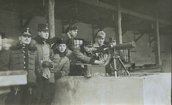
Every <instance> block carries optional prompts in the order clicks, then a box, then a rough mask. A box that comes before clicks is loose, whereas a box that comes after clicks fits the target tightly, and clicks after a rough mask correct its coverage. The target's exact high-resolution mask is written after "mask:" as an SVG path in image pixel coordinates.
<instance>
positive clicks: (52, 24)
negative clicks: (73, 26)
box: [48, 0, 55, 38]
mask: <svg viewBox="0 0 172 105" xmlns="http://www.w3.org/2000/svg"><path fill="white" fill-rule="evenodd" d="M54 7H55V0H49V2H48V22H49V29H50V38H53V37H55V15H54V11H55V10H54Z"/></svg>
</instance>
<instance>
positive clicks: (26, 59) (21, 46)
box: [6, 28, 38, 105]
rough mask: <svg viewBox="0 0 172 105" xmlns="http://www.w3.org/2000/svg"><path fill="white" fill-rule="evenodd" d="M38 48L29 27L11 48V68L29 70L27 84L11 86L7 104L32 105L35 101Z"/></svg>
mask: <svg viewBox="0 0 172 105" xmlns="http://www.w3.org/2000/svg"><path fill="white" fill-rule="evenodd" d="M37 65H38V62H37V48H36V46H35V45H34V44H33V43H32V35H31V33H30V30H29V28H27V29H26V30H24V32H23V33H22V34H21V35H20V36H19V41H18V43H17V44H16V45H14V46H12V47H11V48H10V56H9V70H24V71H27V85H23V86H14V87H12V88H11V92H10V93H9V95H8V97H7V100H6V104H7V105H31V104H33V103H34V101H35V98H36V97H35V88H36V78H37V77H36V73H35V72H36V70H37Z"/></svg>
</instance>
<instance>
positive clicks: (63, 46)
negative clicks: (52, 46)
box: [58, 44, 66, 53]
mask: <svg viewBox="0 0 172 105" xmlns="http://www.w3.org/2000/svg"><path fill="white" fill-rule="evenodd" d="M58 50H59V52H61V53H63V52H65V50H66V44H59V45H58Z"/></svg>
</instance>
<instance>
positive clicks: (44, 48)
mask: <svg viewBox="0 0 172 105" xmlns="http://www.w3.org/2000/svg"><path fill="white" fill-rule="evenodd" d="M77 33H78V26H77V25H76V24H72V25H69V27H68V28H67V29H66V33H64V34H62V35H57V36H58V37H54V38H52V39H50V36H49V28H48V25H47V24H38V35H36V37H33V35H32V33H31V31H30V29H29V28H26V29H25V30H24V31H23V32H22V33H21V34H20V36H19V38H18V39H19V40H18V41H17V43H16V44H15V45H12V46H11V47H10V49H8V50H6V49H4V48H5V47H3V45H2V48H1V51H0V69H1V70H25V71H27V85H23V86H13V87H11V92H10V93H9V94H8V96H7V99H6V105H50V104H51V102H52V99H53V95H54V93H55V81H56V80H57V79H59V78H61V77H63V76H67V75H69V76H81V75H84V74H83V72H81V71H82V70H81V69H82V68H83V67H82V65H78V63H86V64H96V65H104V66H105V67H106V68H108V67H109V63H110V61H111V53H110V51H109V50H107V49H108V48H109V47H107V46H109V45H107V44H105V37H106V33H105V32H104V31H102V30H100V31H98V32H97V33H96V35H95V40H94V42H92V41H85V40H83V39H80V38H78V35H77ZM0 36H1V38H2V39H3V38H4V35H3V34H1V35H0ZM106 72H107V74H108V75H112V70H111V69H109V68H108V69H106Z"/></svg>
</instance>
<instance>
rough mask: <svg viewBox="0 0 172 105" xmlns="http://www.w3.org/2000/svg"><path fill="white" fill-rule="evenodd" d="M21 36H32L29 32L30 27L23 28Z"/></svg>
mask: <svg viewBox="0 0 172 105" xmlns="http://www.w3.org/2000/svg"><path fill="white" fill-rule="evenodd" d="M22 36H32V34H31V32H30V28H28V27H27V28H25V29H24V30H23V32H22Z"/></svg>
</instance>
